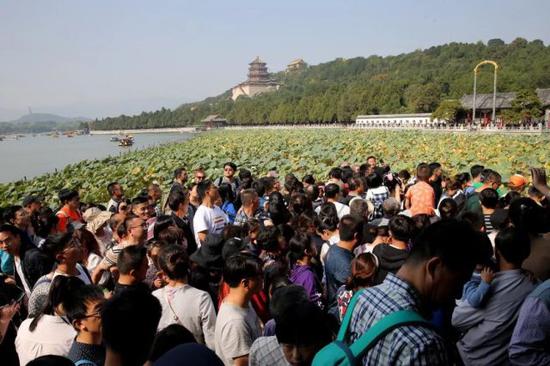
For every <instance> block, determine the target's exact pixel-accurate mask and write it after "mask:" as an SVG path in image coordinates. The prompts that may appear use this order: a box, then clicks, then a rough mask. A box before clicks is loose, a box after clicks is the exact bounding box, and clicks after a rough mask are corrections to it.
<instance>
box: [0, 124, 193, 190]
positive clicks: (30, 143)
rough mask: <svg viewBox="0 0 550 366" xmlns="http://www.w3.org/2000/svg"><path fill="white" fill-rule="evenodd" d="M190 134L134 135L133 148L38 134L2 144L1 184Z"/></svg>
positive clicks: (106, 139)
mask: <svg viewBox="0 0 550 366" xmlns="http://www.w3.org/2000/svg"><path fill="white" fill-rule="evenodd" d="M192 136H193V134H190V133H143V134H136V135H134V145H133V146H131V147H120V146H118V143H117V142H111V141H110V139H111V136H110V135H83V136H75V137H72V138H69V137H66V136H59V137H58V138H54V137H51V136H45V135H37V136H31V135H27V136H26V137H23V138H19V139H18V140H4V141H0V183H7V182H12V181H15V180H19V179H23V178H24V177H27V179H30V178H33V177H36V176H38V175H41V174H44V173H48V172H53V171H55V170H56V169H58V170H60V169H63V168H64V167H65V166H67V165H68V164H73V163H77V162H79V161H82V160H86V159H98V158H106V157H107V156H117V155H120V154H124V153H126V152H129V151H135V150H138V149H144V148H147V147H151V146H155V145H159V144H164V143H167V142H176V141H185V140H187V139H189V138H191V137H192Z"/></svg>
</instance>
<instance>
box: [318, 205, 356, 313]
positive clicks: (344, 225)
mask: <svg viewBox="0 0 550 366" xmlns="http://www.w3.org/2000/svg"><path fill="white" fill-rule="evenodd" d="M338 231H339V234H340V241H338V243H337V244H335V245H332V246H331V247H330V249H329V250H328V252H327V256H326V259H325V277H326V286H327V303H328V310H329V313H331V314H332V315H334V316H335V317H337V314H338V308H337V301H336V292H337V291H338V289H339V288H340V286H342V285H343V284H344V283H346V281H347V279H348V278H349V276H351V261H352V260H353V257H354V256H353V249H354V248H355V246H356V245H357V244H359V243H361V242H362V234H363V220H360V219H359V218H357V217H355V216H351V215H346V216H344V217H342V219H341V220H340V224H339V225H338Z"/></svg>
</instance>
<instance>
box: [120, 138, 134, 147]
mask: <svg viewBox="0 0 550 366" xmlns="http://www.w3.org/2000/svg"><path fill="white" fill-rule="evenodd" d="M133 144H134V137H133V136H130V135H127V136H126V137H122V138H119V140H118V146H122V147H128V146H132V145H133Z"/></svg>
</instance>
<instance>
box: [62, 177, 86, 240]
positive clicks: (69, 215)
mask: <svg viewBox="0 0 550 366" xmlns="http://www.w3.org/2000/svg"><path fill="white" fill-rule="evenodd" d="M59 201H61V205H62V207H61V209H60V210H59V211H57V213H56V214H55V215H56V216H57V218H58V219H59V221H58V223H57V231H59V232H60V233H64V232H66V231H67V230H68V228H69V226H71V227H73V228H77V227H78V226H79V224H83V223H84V222H83V220H82V214H81V213H80V196H79V195H78V192H77V191H75V190H71V189H66V188H63V189H62V190H60V191H59Z"/></svg>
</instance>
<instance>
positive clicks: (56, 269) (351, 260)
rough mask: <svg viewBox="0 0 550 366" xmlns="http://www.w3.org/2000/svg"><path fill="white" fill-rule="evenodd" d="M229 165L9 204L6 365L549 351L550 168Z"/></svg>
mask: <svg viewBox="0 0 550 366" xmlns="http://www.w3.org/2000/svg"><path fill="white" fill-rule="evenodd" d="M220 168H221V167H220ZM220 173H221V169H220ZM220 175H221V176H220V177H207V176H206V173H205V171H204V170H203V169H201V168H197V169H194V170H188V169H186V167H184V166H182V167H179V168H177V169H175V171H174V182H173V185H172V186H171V188H170V190H169V191H168V190H167V191H164V192H163V190H162V189H161V187H160V186H159V185H158V184H156V183H152V184H150V185H149V186H148V187H146V188H144V189H143V191H142V192H141V193H140V194H138V195H137V196H136V197H132V198H130V197H126V196H125V193H124V187H123V186H122V185H121V184H119V183H117V182H113V183H111V184H109V185H108V186H107V187H106V190H107V191H108V193H109V196H110V200H109V202H108V203H106V204H104V203H100V202H86V203H84V202H81V201H80V196H79V192H78V191H77V190H73V189H62V190H61V191H60V192H59V207H56V208H55V209H52V208H51V207H47V205H45V204H44V202H43V199H42V198H41V197H39V196H35V195H31V196H28V197H26V198H25V199H24V200H23V202H21V205H15V206H8V207H4V208H2V213H1V217H0V259H1V277H0V306H1V307H0V363H1V364H2V365H6V366H8V365H21V366H24V365H30V366H37V365H78V366H101V365H106V366H114V365H117V366H118V365H120V366H138V365H139V366H141V365H161V366H162V365H179V364H186V365H187V364H189V365H228V366H229V365H269V366H278V365H281V366H283V365H310V364H314V365H332V364H338V362H340V361H342V358H340V359H338V357H340V356H339V354H340V353H341V357H343V358H344V359H347V360H348V361H349V362H350V364H353V363H355V362H358V363H361V364H363V365H453V364H455V365H462V364H464V365H508V364H514V365H550V279H549V278H550V204H549V202H550V188H549V186H548V184H547V182H546V174H545V171H544V169H538V168H532V169H531V171H530V172H529V176H528V178H530V179H528V178H526V177H525V176H523V175H519V174H516V175H513V176H511V177H510V178H509V179H507V181H506V182H503V179H502V177H501V175H500V174H499V173H498V172H496V171H495V170H493V169H490V168H487V167H484V166H481V165H474V166H472V167H471V169H470V171H469V172H463V173H460V174H457V175H448V174H445V167H443V166H441V164H439V163H431V164H427V163H421V164H419V165H418V166H417V168H416V170H415V171H414V172H409V171H407V170H401V171H393V170H392V169H391V167H390V166H388V165H386V164H383V163H382V162H381V161H379V160H378V159H377V158H376V157H374V156H370V157H368V158H367V160H366V162H365V163H364V164H362V165H351V164H348V163H345V162H344V163H342V164H340V166H338V167H334V168H332V169H331V171H330V173H329V175H328V177H325V178H323V179H322V180H320V181H319V180H316V179H315V178H314V177H313V176H312V175H305V176H303V177H297V176H296V175H294V174H287V175H286V176H284V177H279V175H278V172H277V169H276V168H273V169H270V170H269V171H268V172H267V174H266V175H265V176H254V175H253V174H252V173H251V172H250V171H249V170H248V169H246V168H244V167H237V166H236V165H235V164H234V163H232V162H228V163H226V164H224V166H223V174H220ZM91 183H93V182H91ZM376 332H378V334H377V333H376ZM338 360H340V361H338Z"/></svg>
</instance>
